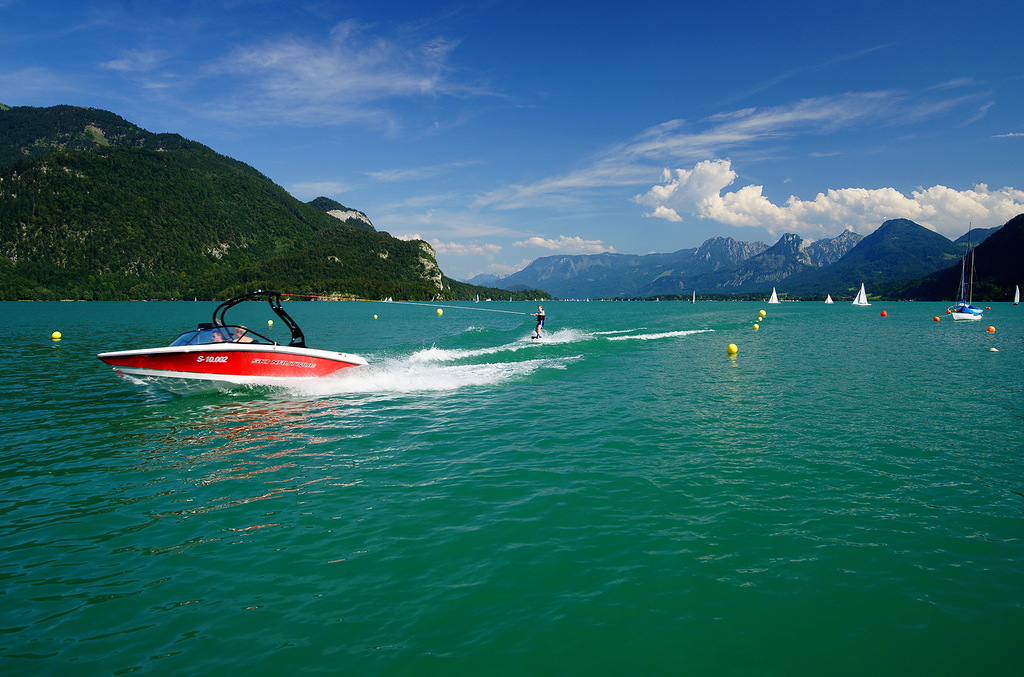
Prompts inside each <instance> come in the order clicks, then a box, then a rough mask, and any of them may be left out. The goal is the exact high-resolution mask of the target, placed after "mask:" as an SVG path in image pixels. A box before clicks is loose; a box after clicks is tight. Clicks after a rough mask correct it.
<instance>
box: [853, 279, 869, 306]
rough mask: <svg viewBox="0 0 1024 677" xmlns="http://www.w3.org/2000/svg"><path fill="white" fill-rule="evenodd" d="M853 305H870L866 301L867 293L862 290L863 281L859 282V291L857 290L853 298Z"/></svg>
mask: <svg viewBox="0 0 1024 677" xmlns="http://www.w3.org/2000/svg"><path fill="white" fill-rule="evenodd" d="M853 305H855V306H870V305H871V304H870V303H868V293H867V292H866V291H864V283H863V282H861V283H860V291H859V292H857V298H855V299H854V300H853Z"/></svg>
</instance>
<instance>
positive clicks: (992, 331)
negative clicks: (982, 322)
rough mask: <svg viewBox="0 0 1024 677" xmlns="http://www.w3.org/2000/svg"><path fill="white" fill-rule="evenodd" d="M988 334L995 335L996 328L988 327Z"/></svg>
mask: <svg viewBox="0 0 1024 677" xmlns="http://www.w3.org/2000/svg"><path fill="white" fill-rule="evenodd" d="M988 333H990V334H994V333H996V328H995V327H989V328H988Z"/></svg>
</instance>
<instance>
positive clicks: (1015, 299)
mask: <svg viewBox="0 0 1024 677" xmlns="http://www.w3.org/2000/svg"><path fill="white" fill-rule="evenodd" d="M1013 305H1015V306H1019V305H1020V285H1019V284H1018V285H1017V286H1016V287H1015V288H1014V290H1013Z"/></svg>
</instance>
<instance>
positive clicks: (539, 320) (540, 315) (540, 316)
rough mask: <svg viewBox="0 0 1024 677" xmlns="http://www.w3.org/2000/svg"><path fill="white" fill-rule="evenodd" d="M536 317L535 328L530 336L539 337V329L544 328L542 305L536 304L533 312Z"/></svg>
mask: <svg viewBox="0 0 1024 677" xmlns="http://www.w3.org/2000/svg"><path fill="white" fill-rule="evenodd" d="M534 315H535V316H536V317H537V328H536V329H535V330H534V333H533V336H531V337H530V338H535V339H539V338H540V330H541V329H543V328H544V306H537V312H535V313H534Z"/></svg>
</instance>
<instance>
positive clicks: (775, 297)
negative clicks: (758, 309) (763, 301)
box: [768, 287, 779, 303]
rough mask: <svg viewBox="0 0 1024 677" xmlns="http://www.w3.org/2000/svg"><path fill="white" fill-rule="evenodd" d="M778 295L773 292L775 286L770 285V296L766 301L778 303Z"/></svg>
mask: <svg viewBox="0 0 1024 677" xmlns="http://www.w3.org/2000/svg"><path fill="white" fill-rule="evenodd" d="M778 302H779V295H778V294H776V293H775V287H772V297H771V298H770V299H768V303H778Z"/></svg>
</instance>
